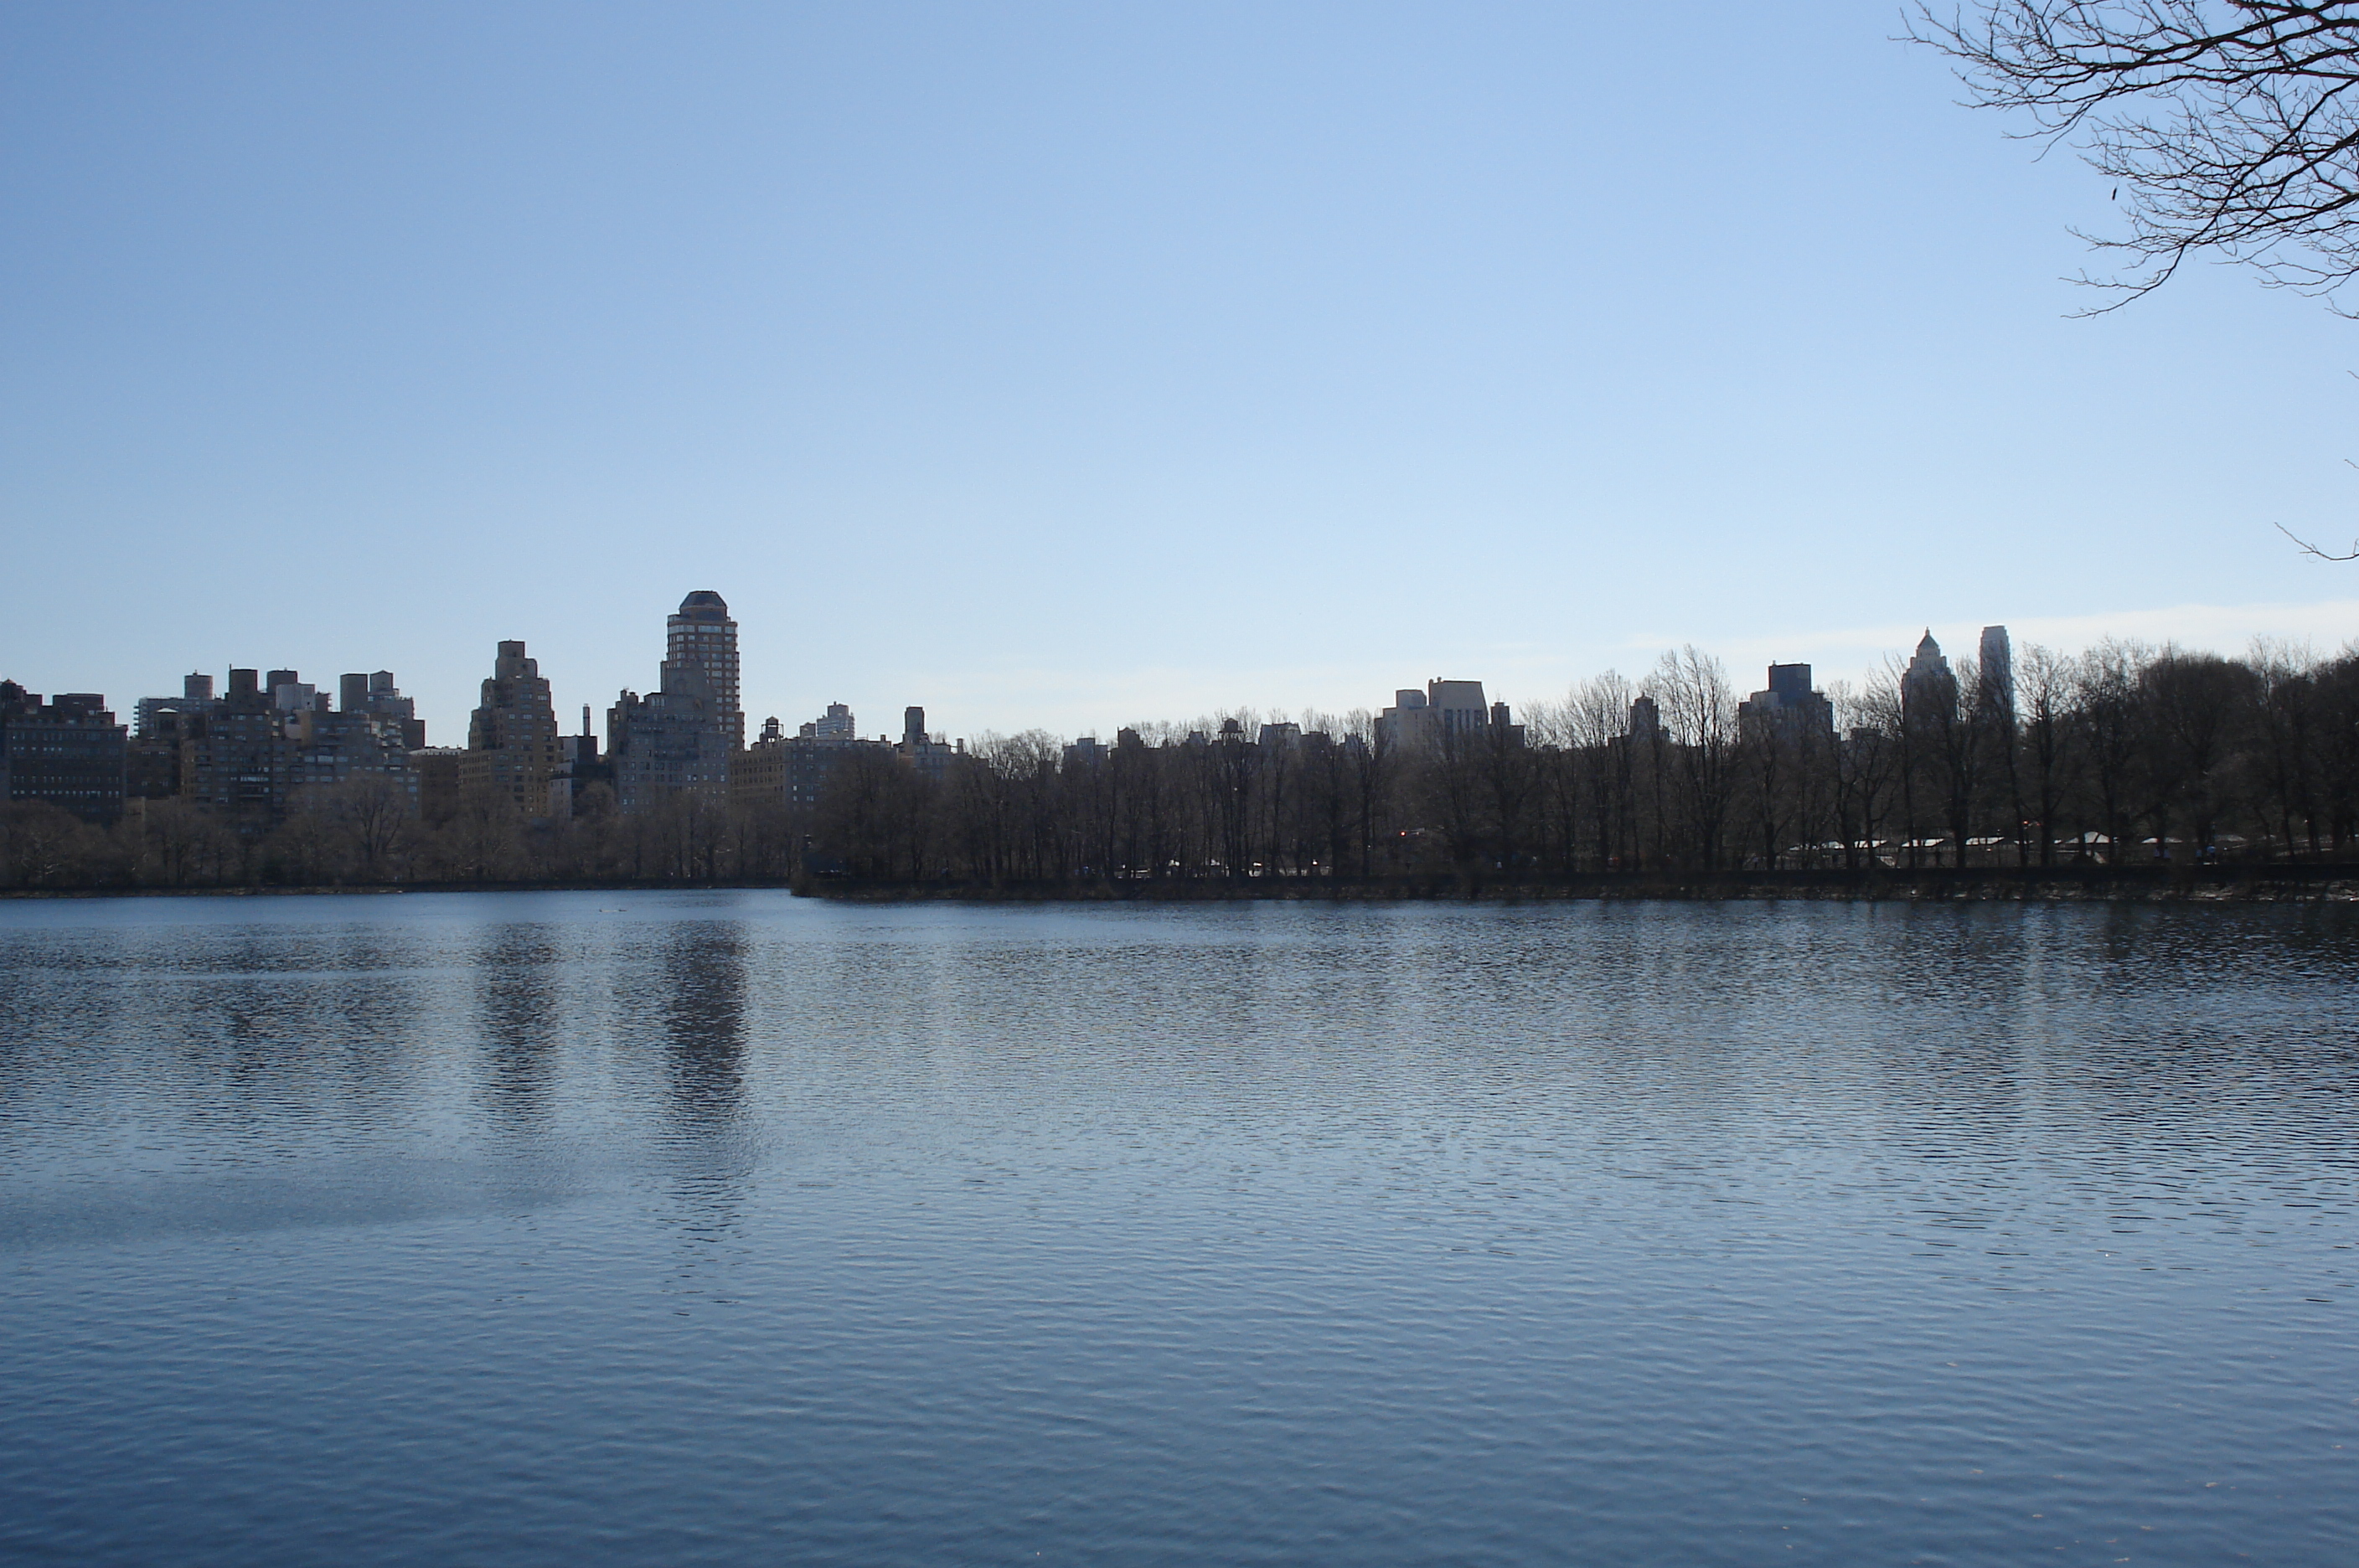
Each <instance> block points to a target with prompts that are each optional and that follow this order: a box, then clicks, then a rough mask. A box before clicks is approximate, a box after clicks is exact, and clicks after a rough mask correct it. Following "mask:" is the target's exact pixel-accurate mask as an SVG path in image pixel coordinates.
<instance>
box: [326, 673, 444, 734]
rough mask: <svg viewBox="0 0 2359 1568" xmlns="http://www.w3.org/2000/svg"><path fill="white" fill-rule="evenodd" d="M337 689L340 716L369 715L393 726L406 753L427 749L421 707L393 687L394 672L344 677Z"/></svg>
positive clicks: (396, 687) (337, 705)
mask: <svg viewBox="0 0 2359 1568" xmlns="http://www.w3.org/2000/svg"><path fill="white" fill-rule="evenodd" d="M336 686H337V696H336V711H337V712H338V713H366V714H367V715H368V716H369V717H370V718H372V719H375V720H379V721H381V722H384V723H387V724H392V725H394V726H395V727H396V729H397V733H398V735H400V738H401V744H402V745H403V746H404V747H406V748H407V749H408V750H410V751H420V750H423V749H424V748H425V746H426V721H425V720H423V719H421V718H419V716H418V704H417V703H416V702H414V701H412V700H411V699H409V698H408V697H405V696H403V695H402V694H401V688H400V687H398V686H397V685H395V684H394V682H393V671H392V670H377V671H375V672H374V673H373V674H367V675H360V674H353V675H345V676H342V677H341V678H339V679H338V681H337V682H336Z"/></svg>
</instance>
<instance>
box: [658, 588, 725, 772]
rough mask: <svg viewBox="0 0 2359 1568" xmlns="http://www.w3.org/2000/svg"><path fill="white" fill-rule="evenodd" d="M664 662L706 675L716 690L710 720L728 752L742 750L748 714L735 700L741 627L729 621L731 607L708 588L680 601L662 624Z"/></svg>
mask: <svg viewBox="0 0 2359 1568" xmlns="http://www.w3.org/2000/svg"><path fill="white" fill-rule="evenodd" d="M664 662H665V663H667V664H670V665H673V666H676V667H678V668H679V669H680V670H689V669H691V668H692V669H696V670H701V671H703V674H704V681H705V684H706V685H707V686H708V687H710V688H711V690H712V696H711V699H710V700H711V702H712V718H713V719H714V720H715V721H716V722H718V723H719V724H720V725H721V728H722V733H723V735H726V736H727V737H728V740H729V749H730V750H732V751H740V750H743V749H744V748H745V709H744V707H742V706H741V705H740V704H739V702H738V697H737V623H736V622H735V621H733V620H731V619H730V618H729V602H728V601H727V600H726V599H723V597H722V596H721V595H720V594H718V593H714V592H712V589H710V588H700V589H698V590H697V591H696V592H695V593H690V595H689V596H688V597H687V598H685V599H682V600H681V601H680V602H679V609H678V610H676V611H674V612H673V613H672V616H671V618H670V619H669V620H668V621H666V622H665V623H664Z"/></svg>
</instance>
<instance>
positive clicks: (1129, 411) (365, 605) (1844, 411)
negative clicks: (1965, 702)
mask: <svg viewBox="0 0 2359 1568" xmlns="http://www.w3.org/2000/svg"><path fill="white" fill-rule="evenodd" d="M1667 15H1669V13H1665V12H1663V11H1661V10H1660V9H1658V8H1648V7H1629V6H1620V5H1614V6H1607V5H1564V4H1555V5H1479V4H1464V3H1459V4H1452V5H1446V6H1444V5H1370V4H1355V5H1269V4H1260V5H1238V6H1223V5H1209V4H1199V5H1186V6H1178V5H1167V6H1146V5H992V6H984V5H860V6H827V7H819V6H813V7H798V6H793V5H747V6H734V5H663V6H657V5H582V4H568V5H546V6H543V5H463V6H461V5H453V6H437V5H401V6H375V7H370V6H359V5H351V6H341V5H340V6H318V5H209V6H203V7H197V6H185V5H92V4H74V5H45V4H27V3H22V0H20V3H18V4H16V5H10V6H9V7H7V8H6V9H5V12H0V212H5V214H6V218H5V225H0V334H5V336H0V399H5V403H0V529H5V562H6V564H5V569H0V572H5V579H6V581H7V583H8V592H7V593H6V594H5V605H6V607H5V611H0V673H5V674H9V675H13V676H15V677H16V679H19V680H22V681H25V682H26V683H27V685H29V686H32V687H34V688H35V689H37V690H43V691H54V690H100V691H105V692H107V693H108V694H109V695H110V696H111V697H112V698H114V700H115V701H116V702H117V703H118V704H119V705H121V706H124V707H127V706H128V704H129V702H130V699H132V698H133V697H136V696H137V695H140V694H142V693H144V692H151V691H155V692H161V691H175V690H177V689H178V685H179V676H180V675H181V674H182V673H183V672H184V671H186V670H191V669H202V670H211V671H213V672H215V673H216V674H218V673H219V672H220V671H222V670H225V669H226V668H227V667H228V666H230V665H232V664H241V665H255V666H263V667H280V666H291V667H295V668H299V669H300V670H302V671H303V672H304V674H305V675H306V676H307V677H308V678H318V679H321V680H327V679H332V677H333V676H334V675H335V674H336V673H338V672H340V671H342V670H369V669H377V668H382V667H390V668H392V669H394V670H396V671H397V672H398V674H399V675H400V678H401V681H402V684H403V685H404V687H405V688H406V689H407V690H408V691H411V692H412V693H413V694H415V695H416V696H418V697H419V700H420V704H421V711H422V713H424V714H425V716H427V717H428V718H429V721H430V723H431V724H432V726H433V738H435V739H436V740H438V741H441V742H445V743H448V742H451V741H454V740H458V739H461V738H462V735H463V726H464V721H465V714H466V711H467V709H468V708H469V707H470V706H471V705H472V704H473V701H474V689H475V684H476V682H477V681H480V680H481V679H482V678H483V677H484V675H486V674H488V673H489V671H490V664H491V659H492V653H493V645H494V644H495V642H497V641H498V640H499V639H501V638H503V637H523V638H526V639H527V641H528V643H529V644H530V647H531V649H532V651H533V652H534V653H535V654H536V655H538V657H539V658H540V659H541V661H542V668H543V670H544V672H545V673H547V674H548V675H549V676H550V677H551V679H552V681H554V682H555V685H556V690H557V697H558V701H559V703H560V710H561V711H565V712H568V713H576V714H578V710H579V706H580V704H581V703H582V702H593V703H595V704H597V705H598V707H599V709H600V710H601V712H602V713H603V708H604V706H605V704H606V703H608V702H611V701H613V699H614V692H615V691H616V690H617V689H618V688H619V687H622V686H625V685H629V686H632V687H635V688H639V689H645V688H647V687H648V686H651V685H652V684H653V683H654V681H655V676H656V664H657V661H658V659H660V658H661V656H662V633H663V618H664V615H666V614H667V613H668V612H669V610H670V608H671V607H672V606H673V605H674V604H677V602H678V601H679V597H680V596H681V594H683V593H686V592H688V591H689V590H690V589H693V588H714V589H718V590H719V591H721V592H722V593H723V594H725V595H726V596H727V598H728V600H729V602H730V604H731V605H732V607H733V609H734V611H735V613H736V614H737V615H738V617H739V619H740V621H741V622H742V623H743V626H744V631H743V638H744V652H745V700H746V706H747V708H748V710H749V712H750V713H753V714H754V715H755V716H756V718H757V719H758V718H759V717H760V716H761V715H763V714H766V713H777V714H779V715H781V716H782V717H785V718H786V719H788V721H789V722H790V723H791V722H795V721H799V720H800V719H803V718H808V717H810V716H811V715H812V714H813V713H816V712H817V711H818V710H819V708H820V707H821V705H822V704H824V703H825V702H830V701H836V700H840V701H844V702H850V703H852V704H853V707H854V709H855V711H856V712H858V713H859V714H860V715H861V719H862V723H863V726H864V728H865V729H867V730H868V731H870V732H872V733H875V732H880V731H883V730H886V729H897V728H898V714H899V710H900V708H901V706H902V704H904V703H906V702H922V703H924V704H926V706H927V707H928V708H929V715H930V719H931V722H932V724H933V725H934V727H936V728H938V729H945V730H949V731H951V732H953V733H958V734H972V733H975V732H978V731H982V730H984V729H1001V730H1011V729H1017V728H1023V727H1027V726H1030V725H1035V724H1038V725H1041V726H1044V727H1047V728H1049V729H1053V730H1058V731H1061V732H1065V733H1077V732H1080V731H1083V730H1089V729H1097V730H1100V731H1105V730H1109V729H1110V728H1111V727H1112V726H1114V725H1115V724H1121V723H1125V722H1128V721H1131V720H1134V719H1137V718H1142V717H1170V718H1188V717H1192V716H1194V715H1196V714H1199V713H1206V712H1209V711H1212V710H1213V709H1215V708H1217V707H1222V706H1228V705H1235V704H1252V705H1255V706H1258V707H1261V708H1265V709H1272V708H1275V709H1284V710H1288V711H1293V710H1299V709H1302V708H1306V707H1319V708H1325V709H1335V710H1340V709H1344V708H1348V707H1352V706H1355V705H1370V706H1375V705H1380V704H1381V703H1382V702H1384V701H1386V696H1387V693H1388V692H1389V691H1391V690H1392V688H1394V687H1396V686H1399V685H1406V684H1411V683H1415V682H1419V681H1423V680H1424V679H1426V678H1427V677H1429V676H1435V675H1442V676H1453V677H1470V678H1476V679H1481V680H1484V681H1486V682H1488V683H1489V685H1490V686H1491V688H1492V690H1493V691H1494V692H1495V694H1499V695H1504V696H1506V697H1507V698H1508V699H1510V700H1511V701H1517V702H1522V701H1526V700H1528V699H1531V698H1536V697H1545V696H1553V695H1556V694H1558V693H1560V691H1562V689H1563V688H1564V686H1565V684H1566V683H1567V682H1568V681H1571V680H1572V679H1573V678H1575V677H1578V676H1581V675H1584V674H1588V673H1593V672H1594V671H1596V670H1600V669H1603V668H1605V667H1607V666H1609V665H1610V666H1616V667H1619V668H1621V669H1622V670H1625V671H1636V670H1642V669H1644V668H1645V667H1646V666H1647V665H1649V664H1651V663H1652V661H1653V660H1654V659H1655V657H1656V655H1657V654H1658V652H1659V651H1660V650H1661V649H1662V648H1665V647H1667V646H1669V645H1671V644H1674V643H1678V642H1684V641H1693V642H1695V643H1697V644H1699V645H1700V646H1701V647H1703V648H1708V649H1711V650H1712V651H1715V652H1718V653H1720V654H1721V655H1722V656H1723V658H1724V659H1727V660H1728V661H1729V663H1730V664H1731V666H1732V667H1733V668H1734V670H1735V672H1736V673H1737V675H1738V676H1739V677H1740V679H1741V680H1743V681H1745V683H1746V684H1751V683H1753V682H1754V681H1756V679H1757V670H1755V669H1754V668H1753V667H1755V666H1756V665H1758V664H1760V663H1761V662H1764V661H1766V660H1767V659H1769V658H1771V657H1776V658H1779V659H1808V660H1810V661H1812V662H1814V663H1816V664H1818V665H1819V666H1820V667H1821V675H1822V676H1824V677H1842V676H1849V675H1854V674H1856V673H1857V672H1858V671H1859V670H1862V669H1864V667H1865V666H1866V665H1867V664H1868V663H1869V662H1871V661H1872V660H1873V659H1875V657H1876V656H1877V655H1878V654H1879V653H1880V651H1881V650H1883V649H1884V648H1901V647H1905V646H1906V644H1908V643H1909V642H1913V640H1914V637H1915V634H1916V632H1917V630H1918V628H1919V627H1920V626H1926V625H1930V626H1932V627H1933V628H1934V629H1935V631H1936V632H1937V633H1938V634H1940V636H1941V637H1943V638H1944V640H1945V641H1952V640H1956V641H1962V643H1963V644H1964V645H1965V646H1966V648H1969V649H1970V648H1971V647H1972V642H1973V633H1974V631H1975V630H1976V628H1978V627H1979V626H1982V625H1983V624H1984V623H1985V622H1990V621H2003V622H2006V623H2007V624H2009V625H2010V626H2014V627H2015V628H2016V631H2017V637H2018V640H2022V639H2024V638H2025V637H2039V638H2045V639H2047V640H2051V641H2055V642H2058V643H2060V644H2066V645H2072V644H2077V643H2080V642H2082V641H2085V640H2087V639H2089V638H2090V637H2094V636H2098V635H2102V634H2103V633H2104V632H2106V631H2109V630H2111V631H2118V632H2121V633H2125V634H2128V635H2136V636H2144V637H2149V638H2154V639H2157V640H2159V639H2160V638H2162V637H2169V636H2177V637H2180V639H2181V640H2184V641H2189V642H2192V643H2196V644H2200V645H2204V646H2214V647H2221V648H2230V649H2233V648H2240V647H2241V646H2242V645H2243V643H2244V642H2245V639H2246V638H2247V637H2250V636H2252V635H2254V634H2256V633H2263V632H2267V633H2276V634H2279V635H2288V636H2296V637H2310V639H2311V640H2313V641H2314V642H2316V643H2318V644H2320V645H2321V646H2327V647H2332V646H2334V645H2337V644H2340V643H2341V642H2343V640H2344V639H2345V638H2348V637H2352V636H2354V635H2359V568H2354V567H2350V566H2343V567H2336V566H2331V565H2327V564H2325V563H2322V562H2320V561H2314V560H2310V559H2308V558H2304V557H2301V556H2299V555H2298V554H2296V553H2295V552H2294V551H2293V550H2292V549H2291V547H2289V546H2288V545H2287V544H2286V542H2285V541H2284V539H2282V538H2281V537H2280V536H2278V535H2277V533H2276V532H2275V531H2274V530H2273V529H2272V528H2271V524H2272V523H2276V522H2284V523H2287V524H2288V525H2289V526H2292V527H2294V528H2297V530H2307V531H2309V532H2310V533H2313V534H2315V535H2319V536H2323V537H2328V538H2333V539H2347V538H2349V537H2350V535H2351V534H2352V533H2354V531H2359V526H2354V521H2353V519H2354V517H2359V474H2354V471H2353V470H2352V469H2351V468H2350V467H2349V466H2347V465H2346V463H2345V459H2347V458H2352V457H2359V380H2354V377H2353V374H2352V372H2353V371H2354V369H2355V368H2359V324H2354V323H2351V322H2347V321H2341V320H2338V319H2337V318H2335V317H2333V316H2332V315H2330V314H2329V313H2328V312H2327V311H2326V310H2324V309H2323V308H2322V307H2321V306H2320V305H2319V304H2317V303H2316V302H2314V301H2310V300H2306V299H2300V298H2299V297H2296V296H2292V295H2287V294H2282V293H2272V292H2269V291H2267V290H2265V289H2261V288H2259V287H2258V286H2257V285H2256V283H2254V282H2253V281H2252V279H2251V278H2248V277H2246V276H2245V275H2243V274H2241V273H2237V272H2235V271H2233V270H2230V269H2225V268H2217V267H2199V268H2196V269H2194V270H2192V271H2191V272H2190V274H2188V275H2187V276H2185V277H2183V278H2181V279H2180V281H2179V282H2177V283H2175V284H2174V285H2173V286H2172V287H2171V288H2170V289H2167V290H2165V291H2164V292H2163V293H2161V294H2159V295H2157V296H2155V297H2154V298H2151V299H2147V300H2146V301H2145V302H2143V303H2141V304H2139V305H2137V306H2135V307H2133V308H2132V309H2130V310H2125V311H2123V312H2120V313H2118V314H2115V315H2113V316H2110V317H2106V318H2104V319H2102V320H2097V321H2076V320H2071V319H2068V313H2069V312H2070V311H2071V310H2073V309H2075V308H2076V307H2077V306H2078V305H2080V304H2082V302H2083V297H2082V295H2081V294H2080V293H2079V292H2078V291H2076V290H2074V289H2072V288H2071V287H2070V286H2068V285H2066V284H2065V283H2063V282H2061V281H2060V278H2062V277H2064V276H2066V275H2069V274H2071V273H2073V272H2075V271H2078V270H2079V269H2081V268H2082V267H2083V266H2084V265H2085V264H2086V263H2087V262H2088V260H2089V257H2088V254H2087V252H2086V250H2085V248H2084V246H2083V245H2082V243H2081V242H2080V241H2078V240H2076V239H2074V238H2073V237H2072V235H2071V234H2070V233H2069V229H2070V228H2071V226H2072V225H2076V224H2077V225H2080V226H2082V227H2086V228H2094V229H2099V230H2102V229H2103V228H2104V225H2105V223H2106V222H2107V220H2108V204H2107V201H2106V191H2105V188H2104V184H2103V183H2102V182H2101V181H2100V180H2098V178H2097V177H2096V176H2094V175H2093V174H2091V173H2089V172H2088V171H2087V170H2086V169H2084V168H2083V167H2082V165H2081V164H2080V163H2079V162H2078V161H2077V160H2075V159H2073V158H2070V157H2068V156H2064V155H2062V154H2057V155H2051V156H2050V157H2049V158H2047V159H2045V160H2044V161H2042V160H2039V159H2038V158H2037V157H2036V152H2037V149H2036V148H2034V147H2028V146H2027V145H2025V144H2022V143H2018V142H2011V141H2009V140H2007V139H2006V138H2005V137H2004V136H2002V134H2001V133H2002V129H2003V125H2002V122H2000V121H1998V120H1996V119H1995V118H1992V117H1989V116H1986V115H1981V114H1972V113H1969V112H1967V111H1965V110H1963V109H1961V108H1959V107H1957V106H1956V105H1955V103H1954V100H1955V98H1956V96H1957V92H1956V89H1955V86H1954V83H1952V82H1951V80H1950V78H1949V76H1948V74H1947V72H1946V70H1945V68H1944V66H1943V63H1942V62H1941V61H1940V60H1939V59H1938V58H1935V57H1933V56H1931V55H1930V54H1929V53H1927V52H1925V51H1923V50H1919V49H1910V48H1907V47H1904V46H1902V45H1899V44H1897V43H1895V42H1893V41H1892V39H1891V35H1892V34H1893V33H1894V32H1895V31H1896V30H1897V26H1898V22H1897V16H1896V13H1895V11H1894V10H1893V8H1892V6H1891V5H1889V4H1864V3H1863V4H1852V3H1850V0H1827V3H1823V4H1817V5H1794V6H1775V7H1771V6H1761V5H1735V4H1730V5H1708V4H1707V5H1691V6H1686V7H1681V8H1680V9H1679V11H1678V12H1677V14H1676V15H1677V17H1678V22H1677V25H1676V26H1666V25H1665V24H1664V22H1663V18H1664V17H1665V16H1667Z"/></svg>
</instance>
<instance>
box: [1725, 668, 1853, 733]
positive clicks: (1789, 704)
mask: <svg viewBox="0 0 2359 1568" xmlns="http://www.w3.org/2000/svg"><path fill="white" fill-rule="evenodd" d="M1736 722H1737V725H1738V727H1739V728H1740V730H1742V731H1744V732H1745V733H1747V734H1760V733H1764V732H1767V733H1768V734H1771V735H1778V736H1781V737H1784V738H1788V739H1799V737H1801V736H1803V735H1812V736H1817V735H1832V734H1834V733H1835V705H1834V704H1833V703H1832V702H1828V701H1827V699H1826V694H1825V693H1824V692H1822V691H1814V690H1812V689H1811V685H1810V666H1809V665H1807V664H1773V665H1771V666H1770V667H1769V684H1768V686H1767V688H1766V689H1764V690H1762V691H1756V692H1754V693H1753V695H1751V696H1750V697H1747V698H1746V699H1745V701H1744V702H1739V703H1738V704H1737V705H1736Z"/></svg>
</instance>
